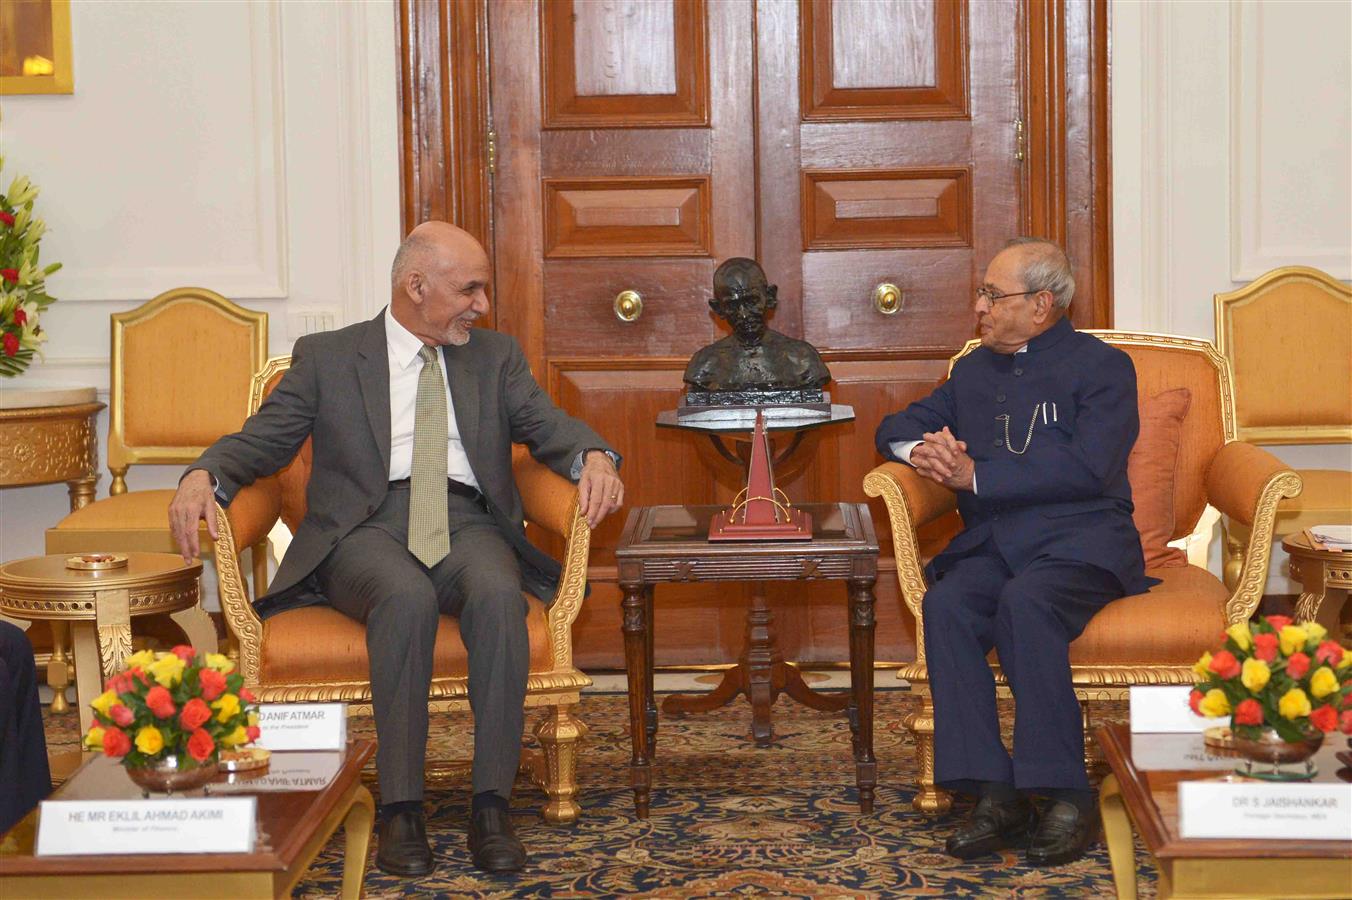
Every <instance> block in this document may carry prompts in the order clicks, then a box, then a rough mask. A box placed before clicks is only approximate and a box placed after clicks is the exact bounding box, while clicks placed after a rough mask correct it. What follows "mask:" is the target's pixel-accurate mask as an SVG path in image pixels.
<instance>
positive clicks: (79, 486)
mask: <svg viewBox="0 0 1352 900" xmlns="http://www.w3.org/2000/svg"><path fill="white" fill-rule="evenodd" d="M98 483H99V476H98V475H97V474H91V475H86V476H85V477H83V478H72V479H71V480H70V481H67V482H66V492H67V493H68V494H70V511H71V512H75V511H76V510H77V509H84V508H85V507H86V506H88V505H89V504H91V503H93V502H94V486H95V485H96V484H98Z"/></svg>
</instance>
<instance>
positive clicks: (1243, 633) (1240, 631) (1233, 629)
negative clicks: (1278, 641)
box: [1225, 622, 1253, 650]
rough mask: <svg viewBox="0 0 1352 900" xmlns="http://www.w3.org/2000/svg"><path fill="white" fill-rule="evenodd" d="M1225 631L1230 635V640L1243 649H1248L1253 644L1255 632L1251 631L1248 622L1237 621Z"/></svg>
mask: <svg viewBox="0 0 1352 900" xmlns="http://www.w3.org/2000/svg"><path fill="white" fill-rule="evenodd" d="M1225 633H1226V634H1228V635H1230V640H1232V641H1234V642H1235V645H1236V646H1237V647H1239V649H1241V650H1248V649H1249V648H1250V647H1252V646H1253V634H1252V633H1251V632H1250V631H1249V623H1248V622H1236V623H1235V624H1233V625H1231V626H1230V627H1229V628H1227V629H1225Z"/></svg>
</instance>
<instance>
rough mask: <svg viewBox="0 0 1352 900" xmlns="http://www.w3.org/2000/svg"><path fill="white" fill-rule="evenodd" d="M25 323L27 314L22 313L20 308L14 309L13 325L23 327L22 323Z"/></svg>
mask: <svg viewBox="0 0 1352 900" xmlns="http://www.w3.org/2000/svg"><path fill="white" fill-rule="evenodd" d="M27 321H28V313H26V312H24V311H23V309H22V308H21V307H15V309H14V324H15V325H23V323H25V322H27Z"/></svg>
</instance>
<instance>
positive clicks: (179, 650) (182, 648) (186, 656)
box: [169, 644, 197, 663]
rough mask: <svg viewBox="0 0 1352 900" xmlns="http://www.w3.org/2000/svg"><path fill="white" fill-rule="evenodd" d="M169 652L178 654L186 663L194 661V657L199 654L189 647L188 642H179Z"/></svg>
mask: <svg viewBox="0 0 1352 900" xmlns="http://www.w3.org/2000/svg"><path fill="white" fill-rule="evenodd" d="M169 652H170V653H172V654H174V655H175V656H177V657H178V658H179V659H181V660H183V661H184V662H185V663H190V662H192V661H193V659H194V658H196V656H197V651H196V650H194V649H193V648H191V647H189V646H188V645H187V644H179V645H178V646H177V647H175V648H174V649H172V650H170V651H169Z"/></svg>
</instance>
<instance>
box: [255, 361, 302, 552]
mask: <svg viewBox="0 0 1352 900" xmlns="http://www.w3.org/2000/svg"><path fill="white" fill-rule="evenodd" d="M289 368H291V357H290V356H274V357H273V358H272V359H270V360H268V361H267V362H266V363H264V364H263V366H262V367H261V368H260V369H259V370H258V371H257V372H256V373H255V374H254V376H253V383H252V384H251V385H250V387H249V415H253V414H254V413H256V412H258V407H260V406H262V405H263V400H264V398H266V397H267V395H268V394H270V393H272V389H273V388H275V387H276V386H277V382H279V381H281V380H282V376H283V375H285V374H286V370H287V369H289ZM312 468H314V438H306V439H305V443H304V444H301V447H300V450H299V451H297V453H296V455H295V456H294V457H293V458H292V459H291V462H289V463H287V464H286V467H285V468H283V469H282V470H281V471H280V472H278V473H277V474H276V475H274V476H273V478H275V479H276V480H277V484H278V485H279V486H280V487H281V491H282V521H283V522H285V523H286V527H287V528H289V529H291V533H292V534H295V533H296V529H297V528H299V527H300V523H301V520H302V519H304V518H305V511H306V509H307V508H308V507H307V505H306V502H305V489H306V487H308V486H309V484H310V470H311V469H312Z"/></svg>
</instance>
